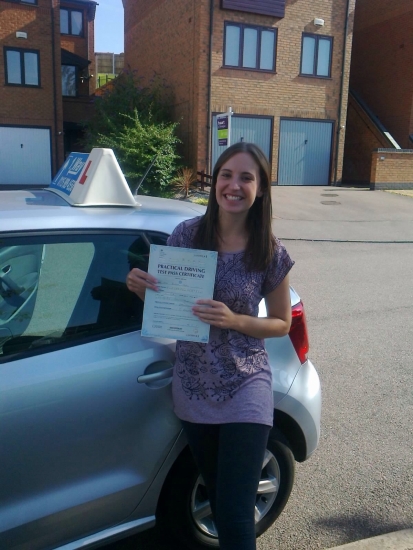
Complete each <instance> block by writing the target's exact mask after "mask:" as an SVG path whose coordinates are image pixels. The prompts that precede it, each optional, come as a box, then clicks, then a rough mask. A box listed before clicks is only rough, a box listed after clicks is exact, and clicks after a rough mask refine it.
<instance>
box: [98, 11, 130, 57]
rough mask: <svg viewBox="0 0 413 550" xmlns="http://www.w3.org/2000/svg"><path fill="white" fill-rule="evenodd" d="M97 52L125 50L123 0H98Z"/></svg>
mask: <svg viewBox="0 0 413 550" xmlns="http://www.w3.org/2000/svg"><path fill="white" fill-rule="evenodd" d="M97 2H98V4H99V5H98V6H96V17H95V52H111V53H122V52H123V5H122V0H97Z"/></svg>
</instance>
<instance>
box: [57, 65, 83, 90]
mask: <svg viewBox="0 0 413 550" xmlns="http://www.w3.org/2000/svg"><path fill="white" fill-rule="evenodd" d="M61 67H74V69H75V95H67V94H64V93H63V71H61V72H62V97H77V96H78V87H77V80H78V77H79V67H77V66H76V65H68V64H67V63H62V64H61Z"/></svg>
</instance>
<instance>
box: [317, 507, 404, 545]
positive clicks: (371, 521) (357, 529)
mask: <svg viewBox="0 0 413 550" xmlns="http://www.w3.org/2000/svg"><path fill="white" fill-rule="evenodd" d="M316 523H317V525H318V526H319V527H321V528H322V529H323V530H324V531H329V532H331V533H335V534H336V535H339V537H340V540H341V542H340V545H342V544H348V543H350V542H355V541H357V540H362V539H367V538H371V537H378V536H379V535H386V534H387V533H393V532H394V531H400V530H402V529H410V528H412V527H413V522H412V523H410V524H409V523H408V522H387V523H386V522H383V520H382V519H379V518H375V517H373V516H369V515H368V514H367V513H366V514H357V515H354V516H350V517H349V516H348V515H345V516H344V515H343V516H336V517H332V518H328V519H322V520H318V521H317V522H316Z"/></svg>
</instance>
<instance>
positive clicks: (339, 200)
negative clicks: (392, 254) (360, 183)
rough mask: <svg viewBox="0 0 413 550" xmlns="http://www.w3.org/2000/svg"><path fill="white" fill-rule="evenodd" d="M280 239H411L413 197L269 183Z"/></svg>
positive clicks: (276, 230)
mask: <svg viewBox="0 0 413 550" xmlns="http://www.w3.org/2000/svg"><path fill="white" fill-rule="evenodd" d="M272 199H273V217H274V222H273V228H274V232H275V234H276V235H277V237H279V238H280V239H281V240H283V239H284V240H290V239H297V240H314V241H326V240H327V241H341V242H348V241H350V242H382V243H383V242H385V243H387V242H398V243H413V199H412V197H410V196H403V195H400V194H396V193H387V192H386V191H370V190H368V189H355V188H347V187H322V186H320V187H301V186H297V187H294V186H290V187H284V186H274V187H272Z"/></svg>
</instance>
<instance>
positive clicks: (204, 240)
mask: <svg viewBox="0 0 413 550" xmlns="http://www.w3.org/2000/svg"><path fill="white" fill-rule="evenodd" d="M238 153H248V154H249V155H251V157H252V158H253V159H254V161H255V162H256V164H257V165H258V167H259V176H260V186H261V191H262V197H256V199H255V202H254V204H253V205H252V206H251V208H250V209H249V211H248V216H247V221H246V225H247V232H248V242H247V247H246V249H245V254H244V261H245V263H246V265H247V267H248V269H249V270H250V271H263V270H264V269H266V268H267V267H268V265H269V263H270V261H271V259H272V257H273V254H274V245H275V239H274V236H273V234H272V229H271V220H272V205H271V166H270V163H269V162H268V159H267V157H266V156H265V154H264V153H263V152H262V151H261V149H260V148H259V147H258V146H257V145H255V144H254V143H246V142H244V141H242V142H239V143H235V144H234V145H231V146H230V147H228V149H226V150H225V151H224V152H223V153H222V154H221V156H220V157H219V158H218V160H217V162H216V164H215V167H214V171H213V173H212V184H211V192H210V194H209V201H208V207H207V210H206V212H205V214H204V216H203V217H202V218H201V221H200V224H199V227H198V231H197V233H196V236H195V238H194V247H195V248H200V249H203V250H218V243H219V232H218V212H219V205H218V202H217V198H216V183H217V179H218V174H219V171H220V170H221V168H222V166H223V165H224V164H225V163H226V162H227V161H228V160H229V159H230V158H231V157H233V156H234V155H237V154H238Z"/></svg>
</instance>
